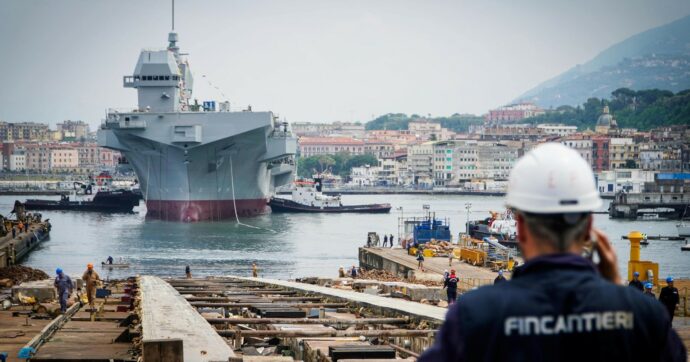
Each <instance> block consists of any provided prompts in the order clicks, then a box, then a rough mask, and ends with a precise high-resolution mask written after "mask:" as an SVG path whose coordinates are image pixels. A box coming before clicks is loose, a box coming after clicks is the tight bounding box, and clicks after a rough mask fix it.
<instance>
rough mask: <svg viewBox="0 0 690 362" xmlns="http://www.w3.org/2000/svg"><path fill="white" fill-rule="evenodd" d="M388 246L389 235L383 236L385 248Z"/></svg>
mask: <svg viewBox="0 0 690 362" xmlns="http://www.w3.org/2000/svg"><path fill="white" fill-rule="evenodd" d="M386 244H388V235H383V247H384V248H385V247H386Z"/></svg>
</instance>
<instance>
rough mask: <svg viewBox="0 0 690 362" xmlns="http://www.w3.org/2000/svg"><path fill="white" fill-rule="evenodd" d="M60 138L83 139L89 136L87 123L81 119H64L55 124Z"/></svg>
mask: <svg viewBox="0 0 690 362" xmlns="http://www.w3.org/2000/svg"><path fill="white" fill-rule="evenodd" d="M57 131H58V132H60V133H62V138H61V139H62V140H73V141H83V140H85V139H87V138H88V137H89V132H90V131H89V124H88V123H85V122H83V121H70V120H67V121H64V122H61V123H58V124H57Z"/></svg>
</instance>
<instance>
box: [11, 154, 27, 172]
mask: <svg viewBox="0 0 690 362" xmlns="http://www.w3.org/2000/svg"><path fill="white" fill-rule="evenodd" d="M8 169H9V170H10V171H12V172H21V171H24V170H26V155H25V154H24V150H22V149H18V150H15V151H14V153H12V154H11V155H9V167H8Z"/></svg>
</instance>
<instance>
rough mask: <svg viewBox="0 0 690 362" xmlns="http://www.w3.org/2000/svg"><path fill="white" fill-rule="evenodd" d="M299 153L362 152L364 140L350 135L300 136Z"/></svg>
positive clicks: (358, 153) (314, 154)
mask: <svg viewBox="0 0 690 362" xmlns="http://www.w3.org/2000/svg"><path fill="white" fill-rule="evenodd" d="M299 153H300V155H301V156H302V157H310V156H318V155H334V154H337V153H347V154H351V155H361V154H364V141H362V140H358V139H354V138H350V137H300V139H299Z"/></svg>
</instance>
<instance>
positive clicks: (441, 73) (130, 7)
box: [0, 0, 690, 127]
mask: <svg viewBox="0 0 690 362" xmlns="http://www.w3.org/2000/svg"><path fill="white" fill-rule="evenodd" d="M175 7H176V11H175V15H176V16H175V17H176V19H175V30H176V31H177V32H178V33H179V38H180V42H179V43H178V44H179V46H180V47H181V49H182V51H183V52H186V53H189V57H188V59H189V62H190V64H191V69H192V72H193V74H194V76H195V84H194V98H197V99H198V100H199V101H200V102H201V101H204V100H217V101H223V100H229V101H230V103H231V107H232V108H233V110H240V109H243V108H245V107H246V106H247V105H250V104H251V105H252V108H253V109H254V110H271V111H273V112H274V113H276V114H277V115H279V116H280V117H281V118H284V119H286V120H288V121H290V122H332V121H363V122H364V121H368V120H371V119H372V118H374V117H376V116H379V115H381V114H385V113H407V114H413V113H416V114H420V115H428V114H431V115H432V116H443V115H450V114H453V113H474V114H482V113H484V112H486V111H487V110H488V109H490V108H493V107H496V106H500V105H503V104H505V103H508V102H510V101H511V100H513V99H515V97H517V96H519V95H520V94H522V93H523V92H525V91H526V90H528V89H530V88H532V87H534V86H536V85H537V84H539V83H541V82H542V81H545V80H547V79H549V78H552V77H554V76H556V75H558V74H560V73H561V72H564V71H566V70H568V69H569V68H571V67H573V66H575V65H576V64H581V63H584V62H586V61H588V60H590V59H591V58H593V57H594V56H596V55H597V54H598V53H599V52H600V51H602V50H604V49H606V48H607V47H609V46H611V45H613V44H615V43H617V42H619V41H622V40H624V39H626V38H627V37H629V36H631V35H634V34H636V33H639V32H641V31H644V30H647V29H650V28H653V27H657V26H660V25H663V24H666V23H669V22H671V21H673V20H676V19H678V18H681V17H683V16H686V15H688V14H690V1H687V0H582V1H567V0H563V1H556V0H524V1H512V0H505V1H492V0H475V1H461V0H449V1H444V0H424V1H422V0H416V1H407V0H390V1H389V0H349V1H336V0H290V1H285V0H218V1H211V0H194V1H193V0H177V1H176V4H175ZM170 9H171V3H170V0H98V1H95V0H60V1H55V0H43V1H38V0H0V120H1V121H9V122H20V121H35V122H44V123H50V124H52V125H54V124H55V123H57V122H60V121H62V120H66V119H72V120H83V121H86V122H89V123H90V124H91V125H92V127H95V126H97V125H98V124H99V123H100V121H101V119H102V118H103V115H104V113H105V110H106V109H107V108H127V107H132V106H136V90H134V89H131V88H127V89H125V88H123V87H122V76H124V75H131V74H132V72H133V70H134V66H135V65H136V61H137V58H138V56H139V51H140V50H141V49H142V48H163V47H165V46H166V45H167V33H168V32H169V31H170V28H171V14H170Z"/></svg>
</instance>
